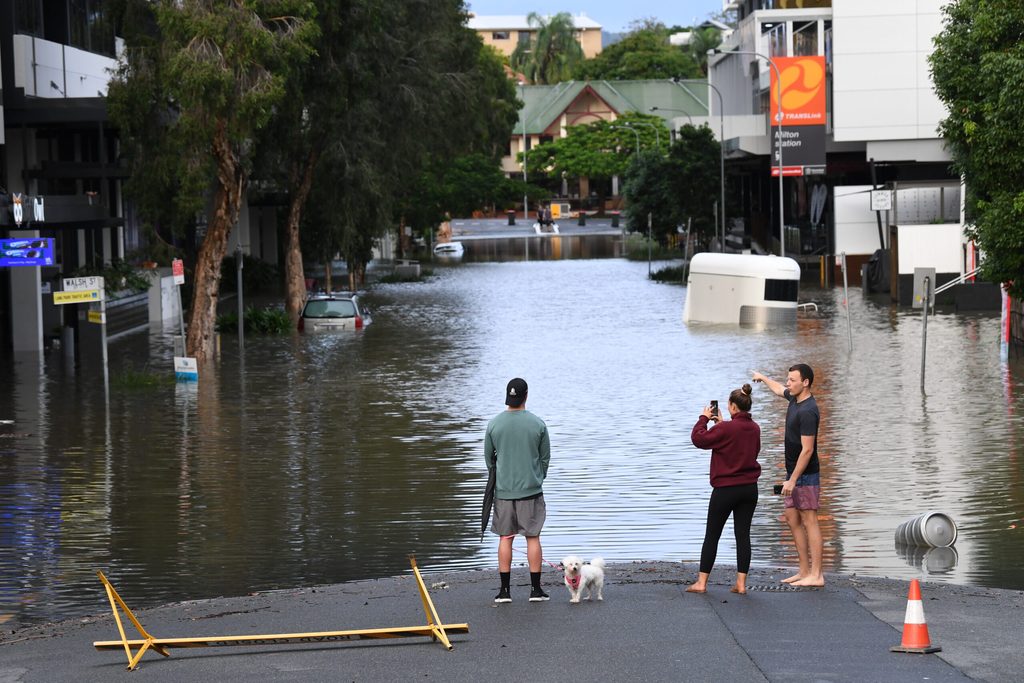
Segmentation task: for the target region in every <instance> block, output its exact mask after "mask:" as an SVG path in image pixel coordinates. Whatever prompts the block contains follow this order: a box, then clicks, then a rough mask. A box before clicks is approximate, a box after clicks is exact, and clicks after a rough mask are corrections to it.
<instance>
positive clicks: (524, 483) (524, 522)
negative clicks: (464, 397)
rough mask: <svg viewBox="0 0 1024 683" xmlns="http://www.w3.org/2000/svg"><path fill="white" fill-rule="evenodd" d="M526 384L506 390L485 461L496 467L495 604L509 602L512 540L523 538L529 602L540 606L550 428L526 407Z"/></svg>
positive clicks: (491, 426)
mask: <svg viewBox="0 0 1024 683" xmlns="http://www.w3.org/2000/svg"><path fill="white" fill-rule="evenodd" d="M526 394H527V386H526V380H523V379H520V378H519V377H516V378H515V379H512V380H510V381H509V383H508V386H506V387H505V405H506V406H508V408H507V409H506V410H504V411H503V412H501V413H498V414H497V415H496V416H495V417H494V418H493V419H492V420H491V421H490V422H488V423H487V431H486V432H485V434H484V460H485V461H486V462H487V468H488V470H490V468H492V467H494V468H496V477H495V486H494V515H493V517H492V519H491V531H493V532H494V533H496V534H498V535H499V536H500V537H501V540H500V541H499V542H498V572H499V574H500V575H501V591H500V592H499V593H498V595H497V596H496V597H495V598H494V602H498V603H504V602H512V596H511V594H510V593H509V583H510V581H511V577H512V539H513V538H515V537H516V535H517V534H522V535H524V536H526V557H527V560H528V562H529V565H530V584H531V586H532V588H531V590H530V602H543V601H544V600H547V599H548V594H547V593H545V592H544V590H543V589H542V588H541V587H540V564H541V561H542V557H543V555H542V553H541V547H540V532H541V529H542V528H543V527H544V520H545V519H546V517H547V509H546V508H545V506H544V491H543V484H544V478H545V477H547V474H548V464H549V463H550V462H551V443H550V442H549V441H548V427H547V425H546V424H544V420H542V419H540V418H539V417H537V416H536V415H534V414H533V413H531V412H530V411H528V410H527V409H526Z"/></svg>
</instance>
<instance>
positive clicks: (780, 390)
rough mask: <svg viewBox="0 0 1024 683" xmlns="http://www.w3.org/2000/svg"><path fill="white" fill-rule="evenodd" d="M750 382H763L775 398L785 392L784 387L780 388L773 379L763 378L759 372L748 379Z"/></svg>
mask: <svg viewBox="0 0 1024 683" xmlns="http://www.w3.org/2000/svg"><path fill="white" fill-rule="evenodd" d="M750 380H751V381H752V382H764V385H765V386H766V387H768V388H769V389H771V391H772V393H773V394H775V395H776V396H782V395H783V393H785V391H786V387H784V386H782V385H781V384H779V383H778V382H776V381H775V380H773V379H769V378H768V377H765V376H764V375H762V374H761V373H760V372H755V373H754V374H753V376H752V377H751V378H750Z"/></svg>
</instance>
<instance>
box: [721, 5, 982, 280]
mask: <svg viewBox="0 0 1024 683" xmlns="http://www.w3.org/2000/svg"><path fill="white" fill-rule="evenodd" d="M944 4H945V3H944V1H943V0H724V2H723V9H725V10H731V11H734V12H735V13H736V16H737V18H738V20H739V21H738V26H737V29H736V30H735V32H734V33H733V34H732V35H731V36H729V37H728V38H727V39H726V40H725V41H724V42H723V44H722V45H721V47H720V53H719V54H716V55H714V56H711V57H710V58H709V82H710V83H711V84H713V85H714V86H715V87H716V88H717V89H718V90H719V91H720V92H721V94H722V102H721V105H719V102H718V100H712V107H713V109H714V108H715V107H719V106H721V108H722V111H721V114H722V116H723V118H724V120H725V122H726V123H725V126H724V128H725V130H726V135H725V140H724V145H725V148H726V151H727V158H728V159H729V164H728V167H729V178H730V183H729V184H730V196H731V198H732V200H733V202H735V203H736V204H738V207H737V208H738V209H739V210H736V209H733V210H732V211H731V212H730V215H733V216H737V215H739V216H742V217H743V222H742V224H741V225H737V226H736V229H737V230H741V231H744V232H745V233H746V234H747V235H748V236H750V237H751V238H752V239H753V241H754V242H755V244H760V245H761V246H762V247H763V248H764V249H765V250H768V251H772V252H774V253H778V252H779V249H780V244H779V242H780V236H782V235H784V236H785V237H784V239H785V243H786V253H787V255H795V256H798V257H807V258H806V259H805V260H806V261H813V257H815V256H819V257H821V262H822V263H824V262H825V261H826V260H827V261H828V263H827V264H825V267H826V268H827V270H828V272H827V273H825V274H826V275H830V276H835V275H838V271H837V270H836V269H835V267H834V261H833V258H832V257H833V256H835V255H837V254H842V253H845V254H846V256H847V261H848V265H849V268H850V275H851V278H852V279H853V281H854V282H857V281H859V275H860V265H861V264H863V263H865V262H867V261H868V260H869V259H870V258H871V257H872V255H873V254H874V253H875V251H876V250H878V249H883V248H884V249H890V248H891V247H893V246H894V244H898V245H899V254H898V257H897V256H896V255H894V256H893V258H894V259H895V260H894V268H895V271H896V273H897V274H898V275H899V276H908V273H912V272H913V269H914V268H915V267H924V266H937V267H938V269H939V273H946V274H947V276H948V275H949V274H951V273H952V274H955V275H959V274H961V273H963V272H965V271H968V270H970V269H971V266H972V265H973V261H974V258H975V255H974V254H973V245H971V244H969V243H968V241H967V240H966V239H965V238H964V237H963V228H962V214H961V204H962V201H961V199H962V191H961V186H960V179H959V178H958V177H956V176H954V175H952V173H951V171H950V156H949V154H948V152H947V150H946V149H945V147H944V144H943V141H942V139H941V138H940V137H939V133H938V126H939V123H940V121H941V120H942V119H943V118H944V116H945V110H944V108H943V106H942V104H941V103H940V101H939V99H938V97H937V96H936V94H935V91H934V87H933V86H932V82H931V76H930V70H929V66H928V57H929V55H930V54H931V52H932V49H933V46H932V41H933V39H934V37H935V36H936V35H937V34H938V33H939V32H940V31H941V29H942V12H941V9H942V6H943V5H944ZM799 57H813V58H818V59H819V60H820V63H822V64H823V65H824V78H823V81H822V87H823V88H824V89H825V92H824V108H825V116H824V134H823V141H822V144H823V149H822V150H821V157H820V160H821V164H820V165H812V166H806V167H803V168H804V173H802V174H800V175H788V173H789V169H788V168H784V169H783V170H784V176H785V177H784V180H783V183H782V201H781V202H780V201H779V183H778V178H777V177H773V173H777V171H776V170H774V169H775V167H776V166H777V165H779V166H783V167H788V166H789V165H790V163H791V162H787V161H786V159H785V157H786V155H787V154H788V155H790V158H795V155H797V150H793V149H790V148H787V147H786V143H783V145H782V154H783V159H782V163H781V164H779V158H778V154H777V153H776V152H775V151H774V150H775V148H774V147H773V145H772V139H773V136H775V137H777V136H778V134H779V132H778V131H777V128H778V123H779V121H778V119H773V118H772V116H771V114H770V111H771V107H772V105H771V103H772V101H773V97H774V96H775V95H774V94H773V92H772V88H773V87H776V86H774V85H773V83H774V81H773V78H772V74H773V71H774V70H776V69H779V68H780V67H781V68H782V69H783V70H784V69H785V68H786V65H788V64H790V63H791V60H793V59H794V58H799ZM779 73H780V74H781V73H782V72H781V71H780V72H779ZM791 75H792V74H789V73H787V74H785V75H783V78H782V82H783V88H785V89H786V90H784V91H783V93H782V100H781V101H782V104H783V107H782V109H783V126H782V128H783V130H782V131H781V132H782V135H783V136H784V137H785V136H788V135H790V133H789V132H788V129H789V126H790V125H791V117H792V111H791V112H789V113H787V112H786V107H787V106H790V107H792V106H793V105H792V104H788V103H790V102H794V101H796V100H795V99H794V97H795V95H796V94H793V93H791V92H790V89H795V88H799V87H802V86H801V82H794V81H793V79H792V78H791V77H790V76H791ZM776 99H777V98H776ZM798 168H799V167H798ZM873 190H883V191H886V192H888V193H890V194H889V195H888V197H889V200H890V201H889V204H890V205H891V208H889V209H887V210H877V211H876V210H872V191H873ZM875 197H876V198H877V199H881V198H882V197H880V196H879V195H878V194H877V193H876V195H875ZM881 205H882V204H878V203H876V208H877V206H881ZM780 206H781V213H782V214H783V215H782V219H781V221H780V216H779V213H780ZM901 232H902V233H903V235H902V237H900V236H899V233H901ZM911 245H913V246H912V247H911ZM940 279H941V278H940ZM900 298H901V299H904V298H906V297H905V296H903V295H902V294H901V295H900Z"/></svg>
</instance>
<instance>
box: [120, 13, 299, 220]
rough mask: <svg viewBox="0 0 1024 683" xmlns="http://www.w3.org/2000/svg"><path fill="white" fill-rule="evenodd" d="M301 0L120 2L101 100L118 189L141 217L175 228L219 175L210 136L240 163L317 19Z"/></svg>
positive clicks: (199, 205) (198, 207)
mask: <svg viewBox="0 0 1024 683" xmlns="http://www.w3.org/2000/svg"><path fill="white" fill-rule="evenodd" d="M313 11H314V7H313V4H312V3H311V2H309V1H308V0H252V1H250V2H245V3H239V2H230V1H228V0H214V1H212V2H205V3H197V2H184V3H179V2H170V1H167V0H164V1H161V2H151V1H150V0H124V2H122V3H120V4H119V5H117V12H118V13H119V14H120V16H119V19H120V21H119V24H121V25H122V26H124V37H125V41H126V50H125V57H124V58H123V59H122V60H121V61H120V63H119V65H118V69H117V71H116V73H115V74H114V78H113V79H112V80H111V82H110V87H109V91H108V95H107V99H106V104H107V107H108V111H109V114H110V118H111V121H112V122H114V124H115V125H117V126H118V128H119V129H120V132H121V136H120V140H121V143H122V150H123V155H124V158H125V159H126V161H127V162H128V166H129V169H130V171H131V173H130V176H129V180H128V182H127V183H126V186H125V191H126V194H127V195H128V196H129V197H131V198H132V199H133V201H134V202H135V203H136V205H137V206H138V207H139V211H140V214H141V215H142V217H143V218H144V219H145V220H147V221H148V222H149V223H151V224H153V225H156V226H160V227H161V228H167V229H170V230H172V231H174V232H175V233H177V234H181V233H183V231H184V230H185V228H186V227H187V226H189V225H190V224H192V223H193V222H194V220H195V216H196V215H197V214H199V213H201V212H202V211H203V210H204V209H205V207H206V201H207V198H208V193H209V190H210V186H211V182H212V181H213V180H215V179H217V177H218V176H217V174H216V169H215V161H216V158H215V155H214V146H213V144H212V141H213V139H214V136H215V135H222V136H223V137H224V139H226V140H227V141H228V142H229V144H230V145H231V147H232V149H231V151H232V153H233V154H234V155H235V157H236V159H237V160H238V161H239V163H243V164H244V163H246V161H247V156H248V152H249V151H250V150H251V143H252V136H253V135H254V133H255V132H256V131H258V130H259V129H260V128H261V127H262V126H263V125H265V124H266V122H267V120H268V118H269V117H270V115H271V112H272V111H273V110H274V107H275V106H276V105H277V104H278V103H279V101H280V99H281V97H282V95H283V93H284V86H283V84H284V82H285V80H286V79H287V77H288V75H289V73H290V71H291V68H292V66H293V64H294V63H295V62H299V61H302V60H304V59H305V58H307V57H308V55H309V51H310V42H311V40H312V38H313V37H314V36H315V35H316V32H317V30H318V29H317V24H316V23H315V22H312V21H309V19H310V18H311V16H312V14H313Z"/></svg>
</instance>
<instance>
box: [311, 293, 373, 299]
mask: <svg viewBox="0 0 1024 683" xmlns="http://www.w3.org/2000/svg"><path fill="white" fill-rule="evenodd" d="M358 296H360V292H318V293H316V294H310V295H309V298H308V299H306V301H332V300H335V301H336V300H338V299H352V298H354V297H358Z"/></svg>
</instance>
